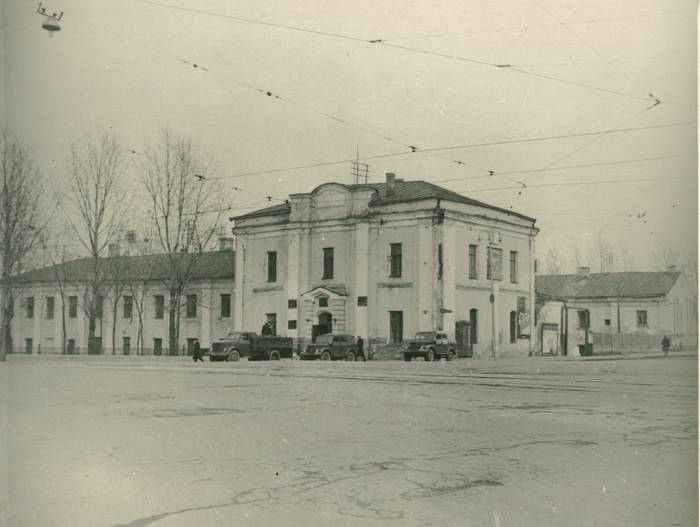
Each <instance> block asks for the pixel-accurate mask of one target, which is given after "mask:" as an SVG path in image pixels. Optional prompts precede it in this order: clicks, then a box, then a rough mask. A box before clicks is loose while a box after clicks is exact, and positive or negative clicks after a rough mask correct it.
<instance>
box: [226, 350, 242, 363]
mask: <svg viewBox="0 0 700 527" xmlns="http://www.w3.org/2000/svg"><path fill="white" fill-rule="evenodd" d="M240 358H241V354H240V353H238V350H231V351H229V353H228V360H229V361H231V362H238V360H239V359H240Z"/></svg>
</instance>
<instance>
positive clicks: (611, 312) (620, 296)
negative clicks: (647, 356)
mask: <svg viewBox="0 0 700 527" xmlns="http://www.w3.org/2000/svg"><path fill="white" fill-rule="evenodd" d="M680 278H681V273H679V272H677V271H676V270H675V269H674V268H671V269H669V270H668V271H665V272H618V273H590V272H589V268H588V267H582V268H580V269H579V272H578V273H577V274H566V275H542V276H537V277H536V290H537V306H536V311H535V312H536V317H535V318H536V319H537V328H536V334H537V337H538V339H537V341H538V351H539V352H542V353H544V354H561V355H569V356H578V355H581V354H582V352H583V353H593V354H597V353H606V352H648V351H658V350H660V349H661V341H662V339H663V337H664V336H666V337H668V338H669V339H670V342H671V347H672V349H683V348H685V349H697V334H698V327H697V296H696V295H695V296H694V295H693V294H692V291H690V290H689V288H688V287H687V286H686V284H685V283H684V281H683V280H681V279H680ZM586 345H588V346H589V349H588V350H586V348H585V346H586Z"/></svg>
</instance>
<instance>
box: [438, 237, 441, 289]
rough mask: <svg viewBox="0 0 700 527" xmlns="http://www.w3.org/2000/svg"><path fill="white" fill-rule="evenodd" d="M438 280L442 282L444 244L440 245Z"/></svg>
mask: <svg viewBox="0 0 700 527" xmlns="http://www.w3.org/2000/svg"><path fill="white" fill-rule="evenodd" d="M438 280H442V244H441V243H438Z"/></svg>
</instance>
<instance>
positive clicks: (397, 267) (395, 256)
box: [389, 243, 401, 278]
mask: <svg viewBox="0 0 700 527" xmlns="http://www.w3.org/2000/svg"><path fill="white" fill-rule="evenodd" d="M389 247H390V256H389V261H390V262H391V270H390V271H389V276H390V277H391V278H400V277H401V244H400V243H392V244H390V246H389Z"/></svg>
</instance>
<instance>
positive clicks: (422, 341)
mask: <svg viewBox="0 0 700 527" xmlns="http://www.w3.org/2000/svg"><path fill="white" fill-rule="evenodd" d="M456 350H457V344H456V343H455V342H451V341H450V339H449V338H448V337H447V334H446V333H443V332H441V331H419V332H418V333H416V336H415V337H414V338H413V339H412V340H409V341H407V342H405V343H404V346H403V360H405V361H410V360H413V359H414V358H416V357H423V358H424V359H425V360H426V361H434V360H435V359H442V358H445V359H447V360H454V358H455V357H456V356H457V351H456Z"/></svg>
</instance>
